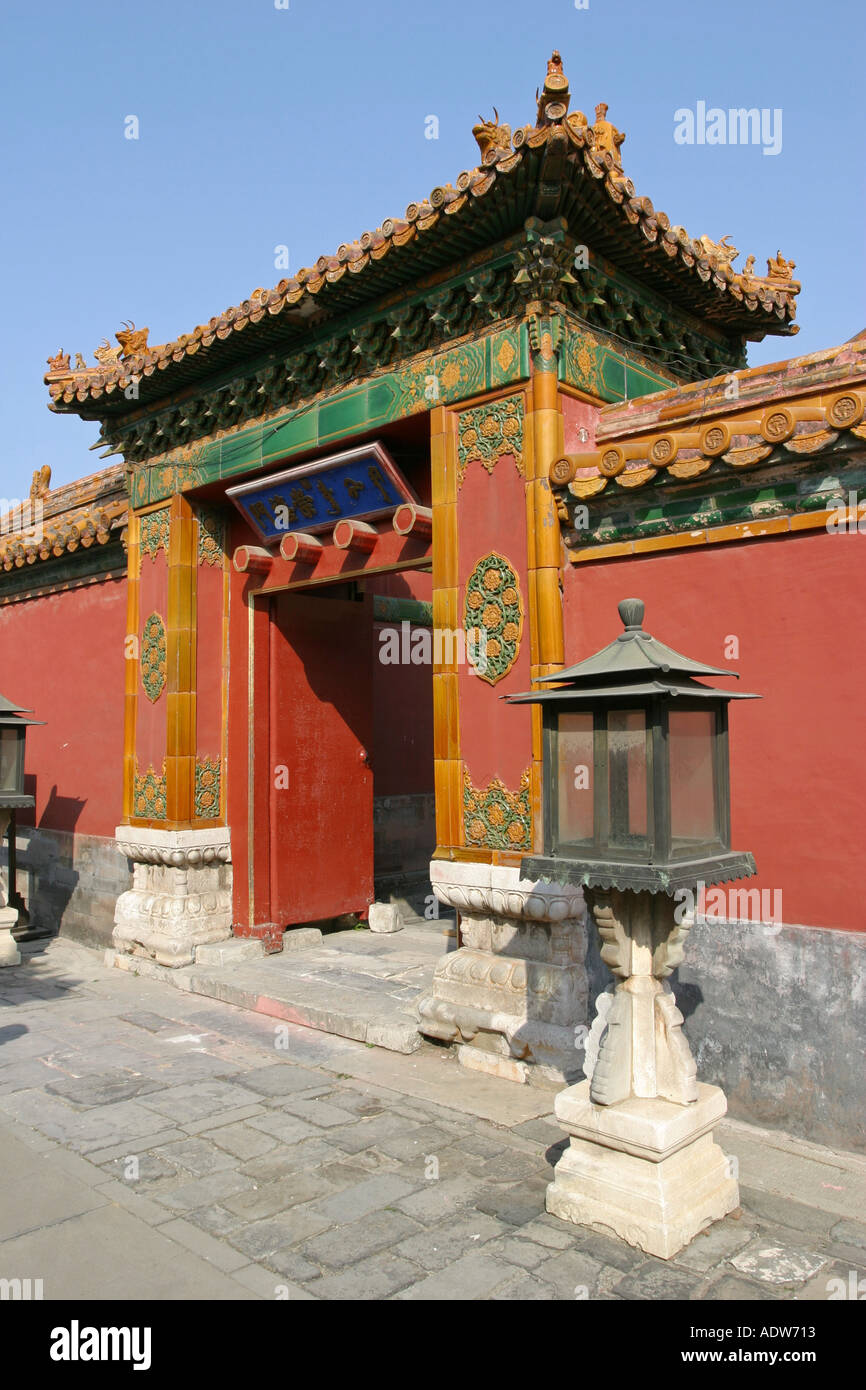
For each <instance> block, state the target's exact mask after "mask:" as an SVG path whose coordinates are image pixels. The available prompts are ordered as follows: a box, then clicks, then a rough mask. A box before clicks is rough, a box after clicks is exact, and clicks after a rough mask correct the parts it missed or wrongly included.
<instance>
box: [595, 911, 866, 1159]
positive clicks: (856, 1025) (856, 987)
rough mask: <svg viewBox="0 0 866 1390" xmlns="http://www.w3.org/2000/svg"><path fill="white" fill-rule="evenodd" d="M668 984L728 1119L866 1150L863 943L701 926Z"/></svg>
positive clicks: (701, 1069) (814, 933)
mask: <svg viewBox="0 0 866 1390" xmlns="http://www.w3.org/2000/svg"><path fill="white" fill-rule="evenodd" d="M601 969H602V970H604V967H601ZM604 973H605V974H606V973H607V972H606V971H605V972H604ZM671 984H672V985H673V987H674V993H675V995H676V998H677V1004H678V1006H679V1008H680V1011H681V1012H682V1014H683V1016H684V1018H685V1025H684V1031H685V1033H686V1036H687V1037H688V1039H689V1042H690V1044H691V1048H692V1051H693V1052H694V1055H695V1059H696V1061H697V1064H698V1074H699V1076H700V1077H701V1080H702V1081H708V1082H713V1083H715V1084H716V1085H718V1086H721V1087H722V1089H723V1090H724V1092H725V1094H726V1095H727V1098H728V1111H729V1114H731V1115H732V1116H735V1117H737V1118H738V1119H743V1120H750V1121H752V1122H753V1123H755V1124H760V1125H766V1126H768V1127H769V1128H780V1129H785V1130H788V1131H789V1133H791V1134H797V1135H800V1136H801V1137H802V1138H804V1139H809V1140H811V1141H812V1143H815V1144H826V1145H829V1146H831V1147H834V1146H835V1147H840V1148H846V1149H855V1150H860V1151H866V1058H864V1040H866V933H863V932H844V931H832V930H829V929H827V928H823V927H797V926H792V927H788V926H777V925H773V924H767V925H764V924H761V923H722V922H711V921H706V922H701V921H700V920H699V921H698V922H697V923H696V924H695V926H693V927H692V930H691V932H690V933H689V938H688V944H687V946H686V955H685V960H684V961H683V963H682V965H681V966H680V967H679V969H678V971H677V972H676V974H675V976H674V977H672V979H671Z"/></svg>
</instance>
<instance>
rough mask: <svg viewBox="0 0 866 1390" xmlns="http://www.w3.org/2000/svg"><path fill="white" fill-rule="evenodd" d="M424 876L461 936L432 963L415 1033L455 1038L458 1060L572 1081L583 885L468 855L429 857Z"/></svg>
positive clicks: (547, 1081) (581, 997) (581, 1012)
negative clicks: (540, 879)
mask: <svg viewBox="0 0 866 1390" xmlns="http://www.w3.org/2000/svg"><path fill="white" fill-rule="evenodd" d="M430 881H431V883H432V885H433V891H434V892H435V894H436V896H437V898H438V899H439V901H440V902H442V903H444V904H446V905H447V906H448V907H453V908H456V910H457V911H458V912H459V914H460V930H461V938H462V942H463V944H462V945H461V947H460V948H459V950H457V951H453V952H450V953H449V954H448V955H445V956H443V957H442V959H441V960H440V961H439V963H438V965H437V966H436V972H435V975H434V978H433V986H432V990H431V992H430V994H429V995H427V996H426V997H425V998H424V999H423V1000H422V1001H421V1002H420V1005H419V1014H420V1024H419V1027H420V1029H421V1032H422V1033H424V1034H426V1035H427V1036H428V1037H434V1038H441V1039H443V1040H444V1041H447V1042H456V1043H460V1044H462V1046H461V1047H460V1048H459V1051H458V1057H459V1060H460V1062H461V1064H462V1065H463V1066H467V1067H470V1068H474V1069H477V1070H481V1071H486V1072H491V1073H493V1074H494V1075H497V1076H502V1077H505V1078H507V1079H509V1080H514V1081H531V1082H533V1083H536V1084H540V1085H548V1086H557V1085H561V1084H562V1082H563V1081H566V1082H568V1081H571V1080H574V1079H575V1078H576V1077H577V1076H578V1075H579V1074H580V1062H581V1054H580V1052H579V1051H578V1048H577V1047H576V1034H577V1031H578V1030H579V1029H581V1028H582V1027H583V1025H585V1022H586V1016H587V985H586V972H585V967H584V958H585V947H586V934H585V932H586V909H585V905H584V900H583V893H582V891H581V889H580V888H575V887H567V888H562V887H559V886H557V885H551V884H548V883H533V882H532V881H530V880H527V879H521V878H520V873H519V870H518V869H516V868H501V867H495V866H493V865H490V864H479V863H472V862H466V861H461V862H459V863H451V862H449V861H447V860H434V861H433V862H432V863H431V865H430Z"/></svg>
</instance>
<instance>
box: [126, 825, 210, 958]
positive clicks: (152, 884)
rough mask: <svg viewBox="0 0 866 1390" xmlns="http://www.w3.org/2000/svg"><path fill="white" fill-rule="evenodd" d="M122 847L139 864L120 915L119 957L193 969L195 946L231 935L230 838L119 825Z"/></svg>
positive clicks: (184, 831) (205, 832) (201, 833)
mask: <svg viewBox="0 0 866 1390" xmlns="http://www.w3.org/2000/svg"><path fill="white" fill-rule="evenodd" d="M116 844H117V848H118V849H119V850H120V852H121V854H125V855H126V856H127V858H128V859H131V860H132V861H133V884H132V888H131V889H129V891H128V892H126V893H122V894H121V896H120V897H119V898H118V900H117V907H116V909H115V915H114V920H115V923H116V925H115V928H114V932H113V934H112V939H113V941H114V946H115V949H116V950H117V951H122V952H128V953H129V954H132V955H137V956H146V957H147V958H148V959H150V960H154V961H156V962H157V963H158V964H160V965H169V966H179V965H191V964H192V962H193V960H194V959H195V951H196V947H197V946H202V945H205V944H206V943H209V942H214V941H225V940H226V939H227V938H228V937H230V936H231V930H232V891H231V889H232V885H231V864H230V858H231V852H230V847H229V832H228V829H226V828H225V827H218V828H217V829H215V830H152V829H139V828H138V827H137V826H124V825H121V826H118V828H117V831H116Z"/></svg>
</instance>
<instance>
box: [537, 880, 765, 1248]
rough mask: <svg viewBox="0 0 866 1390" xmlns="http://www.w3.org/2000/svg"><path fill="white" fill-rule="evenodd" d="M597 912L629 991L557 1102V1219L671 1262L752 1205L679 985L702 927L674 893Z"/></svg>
mask: <svg viewBox="0 0 866 1390" xmlns="http://www.w3.org/2000/svg"><path fill="white" fill-rule="evenodd" d="M592 911H593V916H594V918H595V921H596V924H597V926H598V929H599V935H600V936H601V939H602V943H603V944H602V951H601V956H602V960H603V961H604V962H605V964H606V965H608V966H609V967H610V969H611V970H612V971H613V973H614V975H615V976H616V977H617V984H616V988H615V989H614V990H613V991H610V990H608V991H606V992H605V993H603V994H601V995H600V996H599V998H598V1001H597V1005H596V1017H595V1021H594V1022H593V1025H592V1029H591V1031H590V1036H589V1040H588V1042H587V1047H586V1060H585V1063H584V1071H585V1073H586V1076H587V1078H588V1079H587V1080H586V1081H582V1082H580V1084H578V1085H576V1086H571V1087H569V1089H568V1090H566V1091H563V1092H562V1094H561V1095H559V1096H557V1098H556V1104H555V1112H556V1116H557V1119H559V1120H560V1121H561V1123H562V1125H563V1128H564V1129H565V1130H566V1131H567V1132H568V1134H569V1135H570V1140H571V1141H570V1144H569V1147H568V1149H567V1150H566V1152H565V1153H564V1154H563V1156H562V1158H561V1159H560V1160H559V1162H558V1163H557V1165H556V1168H555V1170H554V1180H553V1182H552V1183H551V1184H550V1186H549V1187H548V1189H547V1202H546V1205H547V1210H548V1211H549V1212H550V1213H551V1214H552V1215H553V1216H559V1217H561V1218H562V1219H563V1220H565V1221H573V1222H575V1223H576V1224H578V1225H581V1226H592V1227H595V1228H598V1229H602V1230H606V1231H612V1232H614V1233H615V1234H616V1235H618V1236H620V1237H621V1238H622V1239H623V1240H626V1241H628V1243H629V1244H630V1245H634V1246H637V1247H638V1248H639V1249H640V1250H645V1251H646V1252H647V1254H650V1255H657V1256H659V1257H660V1258H661V1259H663V1260H668V1259H670V1258H671V1256H672V1255H675V1254H676V1252H677V1251H678V1250H681V1249H682V1248H683V1246H684V1245H688V1243H689V1241H690V1240H691V1239H692V1238H693V1237H694V1236H696V1235H697V1233H698V1232H699V1231H701V1230H703V1229H704V1227H705V1226H709V1225H710V1224H711V1222H713V1221H718V1220H719V1219H720V1218H721V1217H723V1216H726V1215H727V1214H728V1212H730V1211H733V1210H734V1209H735V1208H736V1207H737V1206H739V1200H740V1199H739V1193H738V1190H737V1184H736V1181H735V1180H734V1178H733V1176H732V1174H731V1170H730V1166H729V1164H728V1161H727V1159H726V1158H725V1155H724V1154H723V1153H722V1151H721V1149H720V1148H719V1147H718V1145H717V1144H715V1143H713V1137H712V1129H713V1126H714V1125H715V1124H716V1123H717V1122H718V1121H719V1120H720V1119H721V1118H722V1116H723V1115H724V1113H725V1110H726V1109H727V1104H726V1101H725V1097H724V1093H723V1092H722V1091H721V1090H719V1088H718V1087H717V1086H703V1085H700V1084H699V1083H698V1080H697V1069H696V1067H695V1062H694V1058H693V1057H692V1054H691V1051H690V1049H689V1045H688V1042H687V1041H686V1038H685V1035H684V1033H683V1031H682V1023H683V1018H682V1014H681V1013H680V1011H679V1009H678V1008H677V1006H676V1002H675V1000H674V997H673V994H672V992H671V988H670V985H669V984H668V983H667V976H669V975H670V974H671V972H672V970H673V969H674V968H675V967H676V966H677V965H679V963H680V961H681V960H682V957H683V949H684V944H685V938H686V934H687V933H688V931H689V928H690V926H691V921H690V920H689V919H688V918H684V919H683V920H682V921H680V920H677V912H676V909H675V907H674V904H673V902H672V900H671V899H670V898H669V897H667V896H666V895H665V894H662V893H659V894H651V893H646V892H641V893H637V892H631V891H617V890H610V891H601V890H594V891H593V893H592Z"/></svg>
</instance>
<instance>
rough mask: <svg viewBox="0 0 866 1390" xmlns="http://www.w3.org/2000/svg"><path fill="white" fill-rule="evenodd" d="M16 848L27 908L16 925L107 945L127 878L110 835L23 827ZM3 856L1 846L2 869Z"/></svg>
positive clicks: (96, 945)
mask: <svg viewBox="0 0 866 1390" xmlns="http://www.w3.org/2000/svg"><path fill="white" fill-rule="evenodd" d="M16 848H17V856H18V873H17V881H16V887H17V890H18V892H19V893H20V895H21V897H22V898H23V899H24V902H25V904H26V909H27V911H26V917H24V918H23V919H22V922H21V923H20V925H22V926H23V925H25V924H26V925H29V926H30V927H31V928H34V929H45V930H47V931H51V932H54V933H55V934H59V935H60V936H65V937H69V938H70V939H71V940H73V941H78V942H80V943H81V945H83V946H90V947H92V948H95V949H97V950H99V949H102V948H104V947H106V946H110V944H111V933H112V930H113V928H114V908H115V904H116V902H117V899H118V897H119V896H120V894H121V893H124V892H125V891H126V890H127V889H128V888H129V882H130V873H129V866H128V865H127V863H126V860H125V859H122V858H121V856H120V855H119V854H118V853H117V849H116V847H115V843H114V837H113V836H102V835H81V834H77V833H73V832H72V831H67V830H43V829H41V828H36V829H32V828H30V827H27V826H23V827H20V828H19V830H18V834H17V836H16ZM6 859H7V855H6V848H5V845H4V848H3V854H2V860H0V862H2V865H3V868H4V871H5V869H6Z"/></svg>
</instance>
